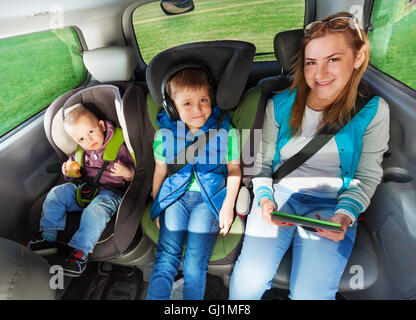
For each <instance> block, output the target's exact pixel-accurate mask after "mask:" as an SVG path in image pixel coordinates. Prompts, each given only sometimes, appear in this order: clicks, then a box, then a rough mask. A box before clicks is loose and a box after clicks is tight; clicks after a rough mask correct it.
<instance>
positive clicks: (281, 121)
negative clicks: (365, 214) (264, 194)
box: [272, 89, 379, 209]
mask: <svg viewBox="0 0 416 320" xmlns="http://www.w3.org/2000/svg"><path fill="white" fill-rule="evenodd" d="M295 97H296V89H295V90H294V91H293V92H292V93H290V89H287V90H284V91H282V92H279V93H277V94H275V95H274V96H273V98H272V99H273V103H274V115H275V121H276V122H277V123H278V125H279V127H280V128H279V133H278V136H277V146H276V153H275V156H274V159H273V165H272V166H273V172H275V171H276V170H277V167H276V166H277V165H278V164H279V162H280V150H281V149H282V148H283V147H284V145H285V144H286V143H288V141H289V140H290V139H291V136H290V133H291V130H290V126H289V119H290V114H291V110H292V105H293V103H294V102H295ZM378 103H379V97H378V96H375V97H373V98H372V99H371V100H370V101H369V102H368V103H367V104H366V105H365V106H364V107H363V108H362V109H361V110H360V112H358V113H357V114H356V115H355V116H354V118H352V119H351V121H349V122H348V123H347V124H346V125H345V126H344V127H343V128H342V129H341V130H340V131H339V132H338V133H337V134H336V135H335V142H336V144H337V149H338V154H339V159H340V164H341V175H342V181H343V184H342V186H341V188H340V190H339V191H338V194H341V193H342V192H343V191H344V190H345V189H346V188H348V186H349V184H350V182H351V180H352V178H353V177H354V175H355V171H356V170H357V166H358V162H359V161H360V156H361V151H362V147H363V135H364V133H365V131H366V129H367V126H368V125H369V124H370V122H371V121H372V120H373V118H374V116H375V115H376V113H377V110H378ZM351 201H352V202H354V203H356V204H357V205H358V206H359V207H360V209H361V208H362V205H361V204H360V203H358V202H357V201H355V200H354V199H351Z"/></svg>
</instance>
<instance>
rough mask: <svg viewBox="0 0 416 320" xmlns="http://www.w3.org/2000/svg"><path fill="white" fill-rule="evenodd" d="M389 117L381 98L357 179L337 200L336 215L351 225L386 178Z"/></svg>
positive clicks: (370, 128) (364, 136) (387, 109)
mask: <svg viewBox="0 0 416 320" xmlns="http://www.w3.org/2000/svg"><path fill="white" fill-rule="evenodd" d="M389 135H390V114H389V106H388V104H387V102H386V101H384V100H383V99H382V98H379V106H378V110H377V114H376V115H375V116H374V119H373V120H372V121H371V122H370V124H369V125H368V127H367V129H366V131H365V133H364V135H363V147H362V152H361V156H360V160H359V162H358V166H357V170H356V172H355V175H354V179H353V180H352V181H351V183H350V184H349V186H348V188H346V189H345V190H344V191H343V192H342V193H341V195H340V196H339V198H338V205H337V207H336V210H335V213H336V214H337V213H342V214H345V215H348V216H349V217H350V218H351V220H352V223H353V222H354V221H355V220H356V219H357V218H358V216H359V214H360V213H361V212H363V211H365V210H366V209H367V207H368V206H369V204H370V199H371V197H372V196H373V194H374V192H375V190H376V188H377V186H378V184H379V183H380V181H381V178H382V176H383V168H382V166H381V163H382V161H383V154H384V153H385V152H386V151H387V149H388V141H389Z"/></svg>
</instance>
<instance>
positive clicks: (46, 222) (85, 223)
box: [40, 182, 121, 254]
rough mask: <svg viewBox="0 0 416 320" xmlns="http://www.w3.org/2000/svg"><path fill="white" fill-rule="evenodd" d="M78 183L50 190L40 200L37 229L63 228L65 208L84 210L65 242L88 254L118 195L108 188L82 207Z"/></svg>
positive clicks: (115, 204)
mask: <svg viewBox="0 0 416 320" xmlns="http://www.w3.org/2000/svg"><path fill="white" fill-rule="evenodd" d="M76 192H77V186H76V185H74V184H73V183H71V182H68V183H65V184H61V185H59V186H56V187H54V188H52V189H51V191H49V193H48V195H47V196H46V199H45V202H44V203H43V216H42V218H41V219H40V231H56V230H64V229H65V222H66V214H67V211H69V212H70V211H83V212H82V215H81V221H80V224H79V228H78V230H77V231H76V232H75V234H74V235H73V236H72V239H71V241H70V242H69V243H68V245H69V246H70V247H72V248H75V249H77V250H81V251H83V252H84V253H85V254H88V253H91V252H92V251H93V249H94V247H95V245H96V244H97V242H98V240H99V238H100V237H101V234H102V233H103V231H104V229H105V227H106V225H107V223H108V221H110V219H111V216H112V215H113V214H114V212H116V211H117V208H118V206H119V204H120V201H121V198H120V196H119V195H117V194H115V193H114V192H113V191H110V190H99V192H98V194H97V196H96V197H95V198H94V199H93V200H92V201H91V202H90V204H89V205H88V206H87V207H86V208H85V209H84V208H81V207H80V206H78V204H77V201H76Z"/></svg>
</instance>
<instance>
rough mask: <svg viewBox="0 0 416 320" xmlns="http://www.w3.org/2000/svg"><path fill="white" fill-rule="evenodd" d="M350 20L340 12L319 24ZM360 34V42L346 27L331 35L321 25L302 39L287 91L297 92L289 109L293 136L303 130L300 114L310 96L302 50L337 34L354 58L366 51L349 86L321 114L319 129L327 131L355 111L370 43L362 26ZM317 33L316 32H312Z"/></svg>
mask: <svg viewBox="0 0 416 320" xmlns="http://www.w3.org/2000/svg"><path fill="white" fill-rule="evenodd" d="M346 16H347V17H352V15H351V14H350V13H348V12H340V13H337V14H334V15H330V16H328V17H326V18H323V19H322V21H328V20H330V19H332V18H336V17H346ZM359 27H360V30H359V31H361V35H362V40H361V39H360V36H359V33H358V32H357V30H355V29H353V28H351V27H349V28H346V29H345V30H342V31H338V30H337V31H333V30H331V29H330V28H329V26H328V23H322V24H320V25H319V26H317V27H316V28H313V29H312V30H311V32H310V33H309V34H308V35H307V36H305V37H303V40H302V45H301V49H300V51H299V53H298V55H297V57H296V60H295V63H294V65H293V68H292V73H293V74H294V78H293V83H292V86H291V88H290V92H293V90H295V89H297V91H296V98H295V102H294V104H293V106H292V113H291V116H290V127H291V129H292V130H291V132H292V135H293V134H295V133H296V132H298V131H300V130H301V128H302V119H303V113H304V111H305V106H306V99H307V97H308V94H309V92H310V88H309V87H308V85H307V83H306V79H305V75H304V71H305V70H304V67H305V62H304V60H305V47H306V46H307V45H308V43H310V42H311V41H312V40H314V39H317V38H321V37H324V36H326V35H328V34H330V33H334V32H336V33H339V34H342V35H344V38H345V40H346V43H347V45H348V46H349V47H350V48H351V49H352V51H353V55H354V57H356V56H357V54H358V51H359V50H360V49H361V48H362V47H363V46H366V50H365V58H364V62H363V63H362V65H361V66H360V67H359V68H358V69H355V68H354V70H353V72H352V75H351V78H350V79H349V81H348V83H347V84H346V86H345V87H344V89H343V90H342V91H341V93H340V94H339V95H338V97H337V98H336V99H335V101H334V102H332V103H331V105H329V106H327V107H326V108H325V110H324V112H323V119H322V123H321V126H323V125H328V126H329V127H330V128H331V127H333V126H334V125H335V124H336V123H339V124H340V125H343V124H344V121H345V119H347V120H349V115H350V112H351V110H353V109H354V107H355V100H356V98H357V94H359V93H358V85H359V84H360V81H361V78H362V76H363V74H364V72H365V70H366V68H367V66H368V61H369V59H370V42H369V40H368V37H367V35H366V34H365V32H364V31H363V30H362V28H361V26H359ZM314 29H316V30H314Z"/></svg>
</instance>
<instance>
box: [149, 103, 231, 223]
mask: <svg viewBox="0 0 416 320" xmlns="http://www.w3.org/2000/svg"><path fill="white" fill-rule="evenodd" d="M220 113H221V110H220V108H219V107H215V108H213V109H212V112H211V115H210V117H209V118H208V120H207V121H206V122H205V124H204V125H203V127H202V128H201V129H200V130H199V132H198V133H197V134H196V135H195V136H192V135H191V134H190V132H189V129H188V128H187V127H186V125H185V124H184V122H183V121H182V120H178V121H172V120H170V118H169V117H168V116H167V114H166V112H165V111H161V112H160V113H159V114H158V116H157V122H158V124H159V126H160V128H161V130H162V131H161V132H162V135H163V140H164V143H163V148H164V151H163V153H164V156H165V157H166V162H167V164H168V166H169V164H172V163H176V162H177V160H176V159H177V158H178V154H179V153H181V152H182V151H183V149H184V148H185V147H187V146H188V145H189V144H191V143H192V142H193V141H194V140H196V139H199V137H201V138H203V137H204V136H205V133H210V136H209V141H207V144H206V145H205V149H204V151H203V152H201V151H199V152H198V155H197V156H196V157H195V158H194V159H193V160H192V162H187V163H186V165H185V166H183V167H182V168H181V169H180V170H179V171H177V172H175V173H174V174H172V175H171V176H169V177H167V178H166V179H165V181H164V182H163V184H162V186H161V187H160V189H159V192H158V194H157V196H156V198H155V200H154V201H153V204H152V208H151V216H152V219H153V220H154V219H156V218H157V217H158V216H159V215H160V214H161V213H162V212H163V211H164V210H165V209H166V208H167V207H168V206H170V205H171V204H172V203H174V202H175V201H176V200H177V199H178V198H180V197H181V196H182V195H183V194H184V193H185V191H186V190H188V187H189V185H190V183H191V180H192V174H193V173H194V174H195V178H196V181H197V183H198V186H199V188H200V192H201V195H202V198H203V199H204V201H205V202H206V203H207V204H208V205H209V207H210V208H211V212H212V213H213V214H214V215H215V216H216V218H217V219H218V220H219V212H220V210H221V207H222V204H223V202H224V199H225V196H226V193H227V190H226V178H227V175H228V170H227V160H226V158H227V152H228V148H227V146H228V130H229V126H230V116H229V115H228V114H227V116H226V117H225V118H224V120H223V121H222V122H221V124H220V126H219V127H218V130H217V126H218V123H217V119H218V117H219V116H220ZM187 153H188V152H187ZM187 156H188V155H187ZM179 158H180V157H179ZM179 160H180V161H182V160H184V159H179Z"/></svg>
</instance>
